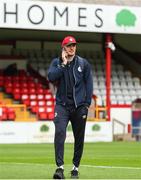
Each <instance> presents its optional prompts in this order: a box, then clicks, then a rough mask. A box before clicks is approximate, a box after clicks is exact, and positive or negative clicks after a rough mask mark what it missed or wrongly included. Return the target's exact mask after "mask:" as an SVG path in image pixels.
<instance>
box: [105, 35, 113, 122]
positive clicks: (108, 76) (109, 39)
mask: <svg viewBox="0 0 141 180" xmlns="http://www.w3.org/2000/svg"><path fill="white" fill-rule="evenodd" d="M111 42H112V37H111V34H106V49H105V57H106V106H107V121H110V119H111V117H110V110H111V100H110V90H111V61H112V60H111V58H112V57H111V54H112V53H111V48H110V47H109V43H111Z"/></svg>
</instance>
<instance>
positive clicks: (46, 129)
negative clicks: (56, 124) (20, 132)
mask: <svg viewBox="0 0 141 180" xmlns="http://www.w3.org/2000/svg"><path fill="white" fill-rule="evenodd" d="M40 131H41V132H48V131H49V127H48V126H47V125H45V124H43V125H42V126H41V128H40Z"/></svg>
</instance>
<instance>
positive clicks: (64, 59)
mask: <svg viewBox="0 0 141 180" xmlns="http://www.w3.org/2000/svg"><path fill="white" fill-rule="evenodd" d="M67 56H68V54H67V52H66V51H65V50H64V49H63V50H62V61H63V64H64V65H66V64H67V63H68V60H67Z"/></svg>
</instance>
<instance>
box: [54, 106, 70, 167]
mask: <svg viewBox="0 0 141 180" xmlns="http://www.w3.org/2000/svg"><path fill="white" fill-rule="evenodd" d="M68 116H69V114H68V112H67V110H66V109H65V107H63V106H61V105H56V107H55V119H54V124H55V138H54V147H55V160H56V165H57V166H61V165H63V164H64V143H65V139H66V128H67V125H68V121H69V117H68Z"/></svg>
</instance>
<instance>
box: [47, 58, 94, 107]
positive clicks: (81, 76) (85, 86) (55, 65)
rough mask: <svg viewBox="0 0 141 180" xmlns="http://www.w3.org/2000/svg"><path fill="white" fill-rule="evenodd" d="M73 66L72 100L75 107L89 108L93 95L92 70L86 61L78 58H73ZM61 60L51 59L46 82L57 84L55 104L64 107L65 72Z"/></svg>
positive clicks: (65, 95) (65, 97)
mask: <svg viewBox="0 0 141 180" xmlns="http://www.w3.org/2000/svg"><path fill="white" fill-rule="evenodd" d="M73 61H75V63H74V66H73V76H74V80H75V83H74V87H73V98H74V102H75V107H78V106H80V105H86V106H88V107H89V106H90V104H91V99H92V94H93V78H92V70H91V66H90V64H89V63H88V61H87V60H86V59H84V58H81V57H80V56H77V55H76V56H75V57H74V59H73ZM61 64H62V60H61V58H55V59H53V61H52V63H51V65H50V67H49V69H48V80H49V81H51V82H56V81H57V82H58V87H57V94H56V104H62V105H66V100H67V83H66V82H67V78H66V76H67V71H66V67H65V66H62V65H61Z"/></svg>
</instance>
